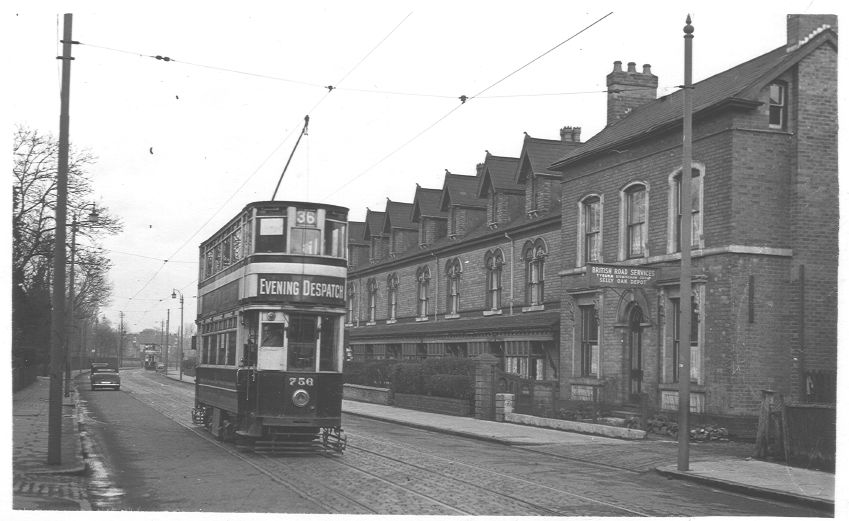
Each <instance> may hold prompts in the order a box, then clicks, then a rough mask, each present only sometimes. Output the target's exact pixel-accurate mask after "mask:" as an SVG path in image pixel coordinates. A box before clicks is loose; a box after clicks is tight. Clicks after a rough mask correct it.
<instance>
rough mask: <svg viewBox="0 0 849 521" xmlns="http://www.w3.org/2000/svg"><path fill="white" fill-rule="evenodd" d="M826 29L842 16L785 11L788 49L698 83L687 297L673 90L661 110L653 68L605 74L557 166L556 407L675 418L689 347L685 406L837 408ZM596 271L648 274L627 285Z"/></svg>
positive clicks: (832, 74)
mask: <svg viewBox="0 0 849 521" xmlns="http://www.w3.org/2000/svg"><path fill="white" fill-rule="evenodd" d="M836 31H837V17H836V16H831V15H811V16H802V15H789V16H788V27H787V36H788V37H787V43H786V45H782V46H781V47H779V48H777V49H775V50H773V51H771V52H768V53H766V54H764V55H762V56H758V57H756V58H754V59H751V60H749V61H746V62H744V63H742V64H740V65H738V66H736V67H734V68H732V69H729V70H727V71H725V72H722V73H719V74H717V75H715V76H712V77H710V78H707V79H705V80H703V81H700V82H698V83H696V84H694V88H693V140H692V141H693V167H692V173H691V175H692V178H691V179H692V183H691V194H690V195H689V197H691V201H692V234H691V235H692V241H691V242H692V244H691V245H689V246H688V247H690V248H691V252H692V279H691V280H692V293H691V295H680V293H679V291H678V285H679V281H680V258H681V254H680V251H681V247H682V245H681V244H680V241H679V239H678V235H679V219H680V215H679V214H680V212H679V207H678V201H679V198H680V193H679V192H680V190H679V183H680V178H681V174H682V172H681V155H682V151H681V141H682V139H681V136H682V112H683V110H682V95H681V91H678V92H676V93H674V94H671V95H669V96H665V97H662V98H659V99H655V89H656V87H657V81H658V80H657V77H656V76H654V75H653V74H652V73H651V70H650V67H649V66H648V65H645V66H643V70H642V71H637V70H636V66H635V64H634V63H629V64H628V67H627V69H626V70H623V69H622V66H621V63H620V62H616V63H615V64H614V67H613V71H612V72H611V73H610V74H609V75H608V77H607V86H608V91H609V94H608V121H607V126H606V127H605V128H604V129H603V130H602V131H601V132H599V133H598V134H596V135H595V136H593V137H592V138H591V139H590V140H588V141H587V142H586V143H585V144H584V145H583V146H582V147H581V148H579V149H577V150H574V151H572V152H571V153H570V154H568V155H566V156H564V157H563V158H561V159H559V160H558V161H556V162H555V163H554V165H553V168H554V169H555V170H557V171H559V172H561V173H562V181H563V184H562V188H561V190H562V191H561V194H562V195H561V197H562V204H563V210H562V212H563V241H564V244H565V247H564V252H565V255H564V257H563V263H564V264H563V269H562V270H561V271H560V276H561V277H562V280H563V288H564V295H563V305H562V307H561V309H562V314H561V321H560V326H561V332H560V339H561V346H560V360H561V372H560V393H561V396H562V397H570V398H575V399H604V400H605V401H607V402H615V403H628V402H638V401H639V400H640V399H641V397H642V398H643V399H647V400H648V403H649V404H651V405H653V406H655V407H659V408H663V409H677V408H678V387H679V384H678V381H677V380H678V371H677V370H676V368H677V367H678V363H679V360H678V346H679V342H682V341H683V342H690V349H691V356H690V360H691V371H690V381H691V383H690V408H691V411H694V412H701V413H708V414H716V415H729V416H735V415H753V414H755V413H756V412H757V410H758V407H759V404H760V401H761V390H764V389H769V390H774V391H777V392H780V393H782V394H783V395H784V396H787V397H789V398H791V399H793V400H797V401H805V400H825V401H829V400H830V401H833V400H834V398H833V395H832V396H831V397H829V396H828V394H829V389H831V390H833V384H830V383H829V382H833V381H834V376H835V368H836V361H837V266H838V234H837V232H838V219H839V213H838V179H837V34H836ZM623 93H624V94H623ZM630 93H639V95H629V94H630ZM597 265H600V266H601V270H600V272H601V273H604V271H605V270H607V271H609V269H610V268H611V267H613V269H615V267H625V268H641V269H642V271H643V272H645V273H647V274H651V275H652V276H653V278H652V279H651V282H649V283H647V284H645V285H644V286H639V285H627V284H622V285H620V284H618V283H616V282H615V281H614V282H611V279H610V277H606V278H605V277H601V278H599V277H598V276H596V273H591V272H592V270H593V268H594V267H597ZM681 298H690V299H691V302H692V309H693V312H692V324H693V327H692V330H691V335H690V338H688V339H682V338H680V336H679V335H678V324H679V320H678V307H679V302H680V299H681Z"/></svg>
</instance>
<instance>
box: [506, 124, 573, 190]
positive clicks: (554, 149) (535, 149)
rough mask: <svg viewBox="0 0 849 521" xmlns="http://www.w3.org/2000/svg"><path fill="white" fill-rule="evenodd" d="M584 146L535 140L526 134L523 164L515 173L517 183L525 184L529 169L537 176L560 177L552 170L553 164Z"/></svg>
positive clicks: (521, 158)
mask: <svg viewBox="0 0 849 521" xmlns="http://www.w3.org/2000/svg"><path fill="white" fill-rule="evenodd" d="M583 145H584V144H583V143H576V142H572V141H569V142H564V141H562V140H560V139H542V138H535V137H531V136H529V135H527V134H525V141H524V143H522V153H521V155H520V156H519V157H520V161H521V163H520V165H519V166H518V167H517V168H516V172H515V181H516V183H519V184H524V183H525V177H526V175H527V172H528V168H530V171H531V172H533V173H535V174H543V175H551V176H557V177H560V172H558V171H557V170H553V169H552V168H551V165H552V163H554V162H555V161H557V160H558V159H560V158H561V157H563V156H565V155H566V154H568V153H570V152H571V151H572V150H575V149H577V148H580V147H581V146H583Z"/></svg>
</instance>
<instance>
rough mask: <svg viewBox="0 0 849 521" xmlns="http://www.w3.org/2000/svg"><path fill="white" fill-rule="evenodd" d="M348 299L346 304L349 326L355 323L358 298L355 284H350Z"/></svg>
mask: <svg viewBox="0 0 849 521" xmlns="http://www.w3.org/2000/svg"><path fill="white" fill-rule="evenodd" d="M347 297H348V298H347V301H346V303H345V311H346V317H347V322H348V323H349V324H353V323H354V300H355V298H356V292H355V290H354V283H353V282H349V283H348V294H347Z"/></svg>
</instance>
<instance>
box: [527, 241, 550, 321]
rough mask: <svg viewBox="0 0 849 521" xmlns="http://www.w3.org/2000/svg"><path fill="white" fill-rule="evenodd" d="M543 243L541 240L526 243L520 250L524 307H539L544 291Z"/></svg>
mask: <svg viewBox="0 0 849 521" xmlns="http://www.w3.org/2000/svg"><path fill="white" fill-rule="evenodd" d="M546 255H547V252H546V249H545V243H544V242H543V240H542V239H537V240H536V241H534V242H531V241H528V242H526V243H525V246H524V248H522V259H523V260H524V262H525V305H527V306H541V305H542V303H543V299H544V296H545V295H544V289H545V276H544V275H545V269H544V268H545V257H546Z"/></svg>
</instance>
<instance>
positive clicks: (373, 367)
mask: <svg viewBox="0 0 849 521" xmlns="http://www.w3.org/2000/svg"><path fill="white" fill-rule="evenodd" d="M397 363H398V362H397V360H365V361H361V360H357V361H353V360H352V361H346V362H345V367H344V370H343V371H344V375H345V383H346V384H354V385H368V386H371V387H388V386H389V381H390V374H391V371H392V366H393V365H395V364H397Z"/></svg>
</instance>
